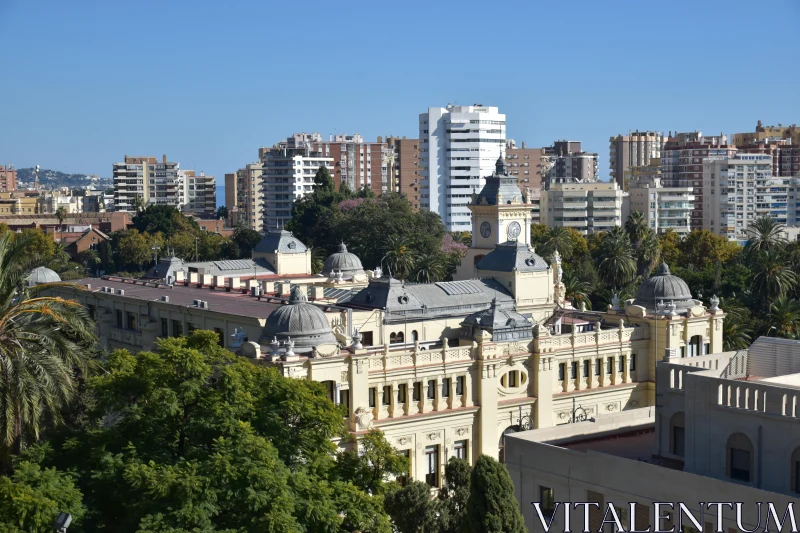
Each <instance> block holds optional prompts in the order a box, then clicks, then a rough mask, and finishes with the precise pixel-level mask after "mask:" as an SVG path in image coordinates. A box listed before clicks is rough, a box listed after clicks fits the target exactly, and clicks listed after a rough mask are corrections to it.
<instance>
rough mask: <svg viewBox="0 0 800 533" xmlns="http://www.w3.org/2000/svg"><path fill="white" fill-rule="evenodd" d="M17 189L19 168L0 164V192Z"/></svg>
mask: <svg viewBox="0 0 800 533" xmlns="http://www.w3.org/2000/svg"><path fill="white" fill-rule="evenodd" d="M16 189H17V169H15V168H14V166H13V165H0V192H10V191H15V190H16Z"/></svg>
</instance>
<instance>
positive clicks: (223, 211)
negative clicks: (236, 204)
mask: <svg viewBox="0 0 800 533" xmlns="http://www.w3.org/2000/svg"><path fill="white" fill-rule="evenodd" d="M214 214H215V215H216V216H217V218H222V219H225V220H227V219H228V208H227V207H225V206H224V205H221V206H219V207H218V208H217V210H216V211H215V212H214Z"/></svg>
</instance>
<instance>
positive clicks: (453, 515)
mask: <svg viewBox="0 0 800 533" xmlns="http://www.w3.org/2000/svg"><path fill="white" fill-rule="evenodd" d="M471 476H472V467H471V466H470V464H469V463H468V462H467V461H465V460H464V459H457V458H455V457H451V458H450V460H449V461H447V464H446V465H445V467H444V484H443V486H442V488H441V490H440V491H439V499H440V501H441V505H440V506H439V509H440V519H441V531H442V532H443V533H459V532H460V531H461V530H462V529H461V528H462V525H463V524H464V520H466V516H467V502H468V501H469V488H470V477H471Z"/></svg>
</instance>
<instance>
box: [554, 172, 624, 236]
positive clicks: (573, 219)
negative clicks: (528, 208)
mask: <svg viewBox="0 0 800 533" xmlns="http://www.w3.org/2000/svg"><path fill="white" fill-rule="evenodd" d="M622 211H623V191H622V190H621V189H620V188H619V187H618V186H617V183H616V182H613V181H612V182H603V181H590V182H584V183H581V182H563V183H560V182H556V183H551V184H550V186H549V188H546V189H544V190H542V193H541V208H540V213H541V214H540V218H541V222H542V223H543V224H546V225H548V226H551V227H553V226H563V227H568V228H575V229H576V230H578V231H580V232H581V233H582V234H583V235H588V234H589V233H595V232H597V231H608V230H610V229H612V228H614V227H615V226H620V225H621V224H622V223H623V222H624V220H623V212H622Z"/></svg>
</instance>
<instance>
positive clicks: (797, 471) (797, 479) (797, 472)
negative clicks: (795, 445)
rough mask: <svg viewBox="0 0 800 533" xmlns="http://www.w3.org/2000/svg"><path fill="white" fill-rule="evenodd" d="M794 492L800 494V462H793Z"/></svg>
mask: <svg viewBox="0 0 800 533" xmlns="http://www.w3.org/2000/svg"><path fill="white" fill-rule="evenodd" d="M794 491H795V492H796V493H797V494H800V461H795V462H794Z"/></svg>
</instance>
